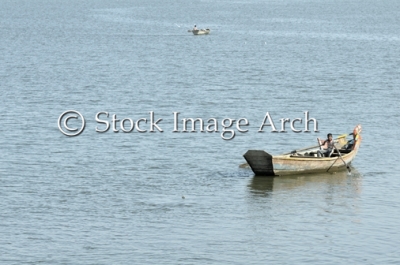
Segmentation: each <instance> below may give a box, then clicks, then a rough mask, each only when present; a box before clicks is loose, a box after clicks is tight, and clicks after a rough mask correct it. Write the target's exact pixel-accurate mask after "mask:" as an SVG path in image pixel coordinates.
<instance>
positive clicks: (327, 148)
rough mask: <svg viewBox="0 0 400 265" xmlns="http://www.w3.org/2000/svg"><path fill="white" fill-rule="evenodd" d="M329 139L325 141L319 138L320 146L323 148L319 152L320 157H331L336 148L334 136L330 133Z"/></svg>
mask: <svg viewBox="0 0 400 265" xmlns="http://www.w3.org/2000/svg"><path fill="white" fill-rule="evenodd" d="M327 137H328V139H326V140H325V141H322V140H321V139H319V138H317V139H318V144H319V146H320V147H321V150H318V157H324V156H326V157H329V156H331V154H332V152H333V149H334V148H335V141H334V140H333V139H332V134H331V133H328V135H327Z"/></svg>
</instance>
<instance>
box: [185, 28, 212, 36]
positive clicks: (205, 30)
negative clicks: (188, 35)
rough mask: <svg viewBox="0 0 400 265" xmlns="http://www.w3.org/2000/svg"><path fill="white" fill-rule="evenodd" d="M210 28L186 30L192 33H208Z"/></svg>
mask: <svg viewBox="0 0 400 265" xmlns="http://www.w3.org/2000/svg"><path fill="white" fill-rule="evenodd" d="M210 31H211V30H210V29H189V30H188V32H192V33H193V34H194V35H207V34H209V33H210Z"/></svg>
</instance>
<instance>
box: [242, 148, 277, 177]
mask: <svg viewBox="0 0 400 265" xmlns="http://www.w3.org/2000/svg"><path fill="white" fill-rule="evenodd" d="M243 157H244V159H246V161H247V163H248V164H249V166H250V167H251V169H252V170H253V172H254V173H255V174H256V175H263V176H275V173H274V166H273V163H272V155H270V154H268V153H267V152H265V151H263V150H249V151H247V152H246V153H245V154H244V155H243Z"/></svg>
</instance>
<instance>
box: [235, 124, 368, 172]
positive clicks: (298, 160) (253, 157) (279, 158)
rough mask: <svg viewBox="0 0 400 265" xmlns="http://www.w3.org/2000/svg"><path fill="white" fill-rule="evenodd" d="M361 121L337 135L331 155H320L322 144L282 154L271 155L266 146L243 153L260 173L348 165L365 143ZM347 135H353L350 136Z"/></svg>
mask: <svg viewBox="0 0 400 265" xmlns="http://www.w3.org/2000/svg"><path fill="white" fill-rule="evenodd" d="M361 131H362V128H361V125H357V126H356V127H355V128H354V130H353V132H352V133H351V134H348V135H347V134H345V135H341V136H339V137H338V138H337V139H335V148H334V151H333V152H332V153H331V154H330V155H329V157H318V156H317V152H318V150H319V149H320V145H319V144H318V145H316V146H312V147H308V148H303V149H300V150H294V151H292V152H289V153H286V154H281V155H276V156H273V155H270V154H269V153H267V152H265V151H263V150H249V151H247V152H246V153H245V154H244V155H243V156H244V158H245V159H246V161H247V163H248V165H249V166H250V167H251V169H252V170H253V172H254V174H256V175H264V176H283V175H291V174H304V173H317V172H335V171H339V170H343V169H346V168H348V170H350V168H349V167H348V166H349V164H350V163H351V161H353V159H354V158H355V156H356V155H357V152H358V149H359V147H360V144H361ZM347 136H352V138H351V139H347Z"/></svg>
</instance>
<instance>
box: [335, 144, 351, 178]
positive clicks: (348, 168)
mask: <svg viewBox="0 0 400 265" xmlns="http://www.w3.org/2000/svg"><path fill="white" fill-rule="evenodd" d="M333 148H335V150H336V151H337V152H338V154H339V157H340V159H342V161H343V163H344V165H345V166H346V168H347V170H348V171H349V173H351V169H350V167H349V165H347V163H346V161H344V159H343V157H342V154H341V153H340V152H339V149H337V148H336V146H335V145H333Z"/></svg>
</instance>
